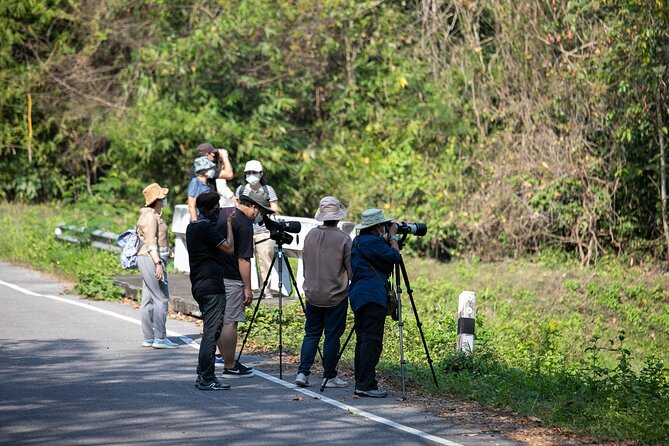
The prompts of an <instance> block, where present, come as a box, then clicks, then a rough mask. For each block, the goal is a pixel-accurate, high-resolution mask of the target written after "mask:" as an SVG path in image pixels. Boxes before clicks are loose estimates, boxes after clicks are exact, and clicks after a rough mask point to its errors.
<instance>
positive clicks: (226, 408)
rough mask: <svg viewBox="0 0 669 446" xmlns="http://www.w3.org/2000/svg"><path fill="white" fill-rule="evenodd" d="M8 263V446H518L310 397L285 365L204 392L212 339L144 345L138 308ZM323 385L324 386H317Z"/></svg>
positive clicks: (354, 401)
mask: <svg viewBox="0 0 669 446" xmlns="http://www.w3.org/2000/svg"><path fill="white" fill-rule="evenodd" d="M68 287H69V284H65V283H60V282H58V281H56V280H54V279H52V278H48V277H46V276H44V275H41V274H38V273H36V272H33V271H29V270H26V269H21V268H17V267H14V266H11V265H8V264H6V263H0V306H1V307H0V308H1V310H0V444H12V445H16V444H40V445H43V444H72V445H89V444H133V445H134V444H160V445H172V444H179V445H180V444H189V445H198V444H232V443H235V444H240V445H247V444H248V445H284V444H286V445H288V444H291V445H293V444H300V445H310V444H317V445H323V444H354V443H358V444H364V445H384V446H387V445H390V444H403V445H404V444H407V445H413V444H446V445H452V446H456V445H467V446H469V445H471V446H473V445H504V446H507V445H515V444H518V443H515V442H512V441H509V440H507V439H504V438H503V437H500V436H496V435H491V434H490V433H486V432H480V431H477V430H476V429H473V428H469V427H468V428H465V427H461V426H455V425H452V424H450V423H449V422H447V421H445V420H442V419H440V418H437V417H434V416H432V415H429V414H427V413H425V412H422V411H421V410H419V409H417V408H415V407H412V406H411V404H410V402H398V401H397V400H396V397H397V395H392V394H391V395H390V396H389V397H388V398H385V399H370V398H353V397H352V392H353V387H352V383H351V384H350V385H349V387H348V388H345V389H326V391H325V392H324V393H322V394H321V393H320V392H319V391H318V388H317V387H314V386H313V385H312V387H310V388H308V389H299V388H297V387H295V386H294V385H293V384H292V379H293V378H294V375H293V374H292V373H291V374H290V375H289V374H287V373H286V371H285V370H284V374H283V377H284V379H286V380H288V381H281V380H279V379H278V373H277V372H276V370H277V367H276V364H274V363H272V362H270V361H269V360H268V359H266V358H263V357H260V356H246V357H242V362H244V363H245V364H247V365H251V366H253V367H255V368H256V370H257V373H256V375H255V376H254V377H251V378H247V379H228V380H224V382H227V383H228V384H230V385H231V386H232V389H231V390H227V391H213V392H212V391H200V390H198V389H196V388H195V387H194V386H193V383H194V379H195V366H196V362H197V347H198V344H197V342H198V339H199V338H200V328H199V327H198V326H197V325H196V324H193V323H190V322H186V321H181V320H172V319H170V320H168V323H167V327H168V336H170V339H172V340H173V341H174V342H178V343H180V344H182V345H181V346H180V348H178V349H175V350H156V349H152V348H144V347H142V346H141V341H142V335H141V330H140V327H139V312H138V310H137V309H135V308H134V307H133V306H131V305H124V304H121V303H114V302H97V301H89V300H83V299H80V298H78V297H76V296H71V295H67V294H63V293H64V292H65V290H66V289H67V288H68ZM312 379H314V378H312Z"/></svg>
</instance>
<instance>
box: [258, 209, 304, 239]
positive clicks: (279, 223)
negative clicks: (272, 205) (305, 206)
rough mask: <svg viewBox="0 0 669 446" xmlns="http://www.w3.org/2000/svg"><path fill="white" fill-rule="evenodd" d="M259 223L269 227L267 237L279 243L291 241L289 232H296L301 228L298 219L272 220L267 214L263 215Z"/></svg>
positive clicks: (291, 237)
mask: <svg viewBox="0 0 669 446" xmlns="http://www.w3.org/2000/svg"><path fill="white" fill-rule="evenodd" d="M260 224H264V225H265V227H266V228H267V229H269V238H271V239H272V240H274V241H276V242H277V243H279V244H284V243H292V242H293V236H292V235H290V234H289V232H292V233H293V234H297V233H298V232H300V231H301V230H302V225H301V224H300V222H299V221H285V220H272V219H271V218H269V215H267V214H266V215H263V218H262V222H261V223H260Z"/></svg>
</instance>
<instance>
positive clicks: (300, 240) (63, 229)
mask: <svg viewBox="0 0 669 446" xmlns="http://www.w3.org/2000/svg"><path fill="white" fill-rule="evenodd" d="M276 218H277V219H278V220H286V221H298V222H300V225H301V230H300V232H299V233H297V234H291V235H292V236H293V241H292V242H291V243H286V244H284V245H283V251H284V254H285V256H286V257H293V258H296V259H297V271H295V270H293V274H294V276H295V282H296V284H297V287H298V290H299V292H300V294H303V290H302V283H303V282H304V265H303V262H302V250H303V249H304V238H305V237H306V236H307V234H308V233H309V231H311V229H312V228H314V227H316V226H319V225H320V224H321V223H320V222H319V221H317V220H315V219H313V218H306V217H291V216H287V215H278V216H277V217H276ZM188 223H190V215H189V214H188V206H187V205H185V204H178V205H176V206H175V207H174V214H173V217H172V233H173V234H174V270H175V271H176V272H179V273H188V272H190V265H189V263H188V250H187V249H186V228H187V227H188ZM339 228H340V229H341V230H342V231H344V232H346V233H347V234H349V235H350V236H351V238H353V237H355V223H352V222H348V221H341V222H339ZM54 233H55V236H56V238H58V239H59V240H63V241H66V242H70V243H78V244H84V243H88V242H90V245H91V246H93V247H94V248H98V249H104V250H106V251H112V252H120V251H121V248H120V247H119V246H118V245H117V244H116V237H117V236H118V235H117V234H114V233H113V232H108V231H102V230H99V229H98V230H95V231H92V232H91V233H90V239H89V238H88V237H86V234H87V232H86V229H85V228H80V227H77V226H66V225H65V224H60V225H58V226H57V227H56V229H55V231H54ZM268 236H269V234H268ZM284 261H285V260H284ZM251 268H252V269H251V271H256V264H255V259H252V260H251ZM278 269H279V265H278V264H277V263H276V262H275V265H274V268H273V270H272V273H271V275H270V286H269V288H270V290H274V291H278V289H279V286H278V283H279V274H278ZM282 271H283V274H282V285H283V290H282V293H283V295H284V296H289V295H290V293H291V291H292V284H291V280H290V276H289V274H288V270H287V268H286V267H285V263H284V267H283V269H282ZM263 280H264V277H263V278H259V277H258V275H257V274H253V275H252V276H251V281H252V286H253V288H254V289H258V288H260V287H259V286H258V284H259V283H261V282H262V281H263ZM268 292H269V290H268Z"/></svg>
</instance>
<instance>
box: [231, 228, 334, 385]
mask: <svg viewBox="0 0 669 446" xmlns="http://www.w3.org/2000/svg"><path fill="white" fill-rule="evenodd" d="M288 237H290V240H289V241H288V243H290V242H291V241H292V236H290V234H286V233H279V237H277V239H276V240H275V241H276V244H277V249H276V251H275V252H274V256H273V257H272V263H271V264H270V267H269V270H268V271H267V276H266V277H265V280H264V281H263V284H262V288H261V289H260V295H259V296H258V301H257V302H256V306H255V308H254V309H253V315H252V316H251V320H250V321H249V328H248V329H247V330H246V334H245V335H244V341H243V342H242V346H241V348H240V349H239V355H238V356H237V361H239V358H241V357H242V351H244V346H245V345H246V341H247V339H248V338H249V334H251V328H253V321H255V318H256V315H257V314H258V308H260V301H261V300H262V299H263V298H264V297H265V289H266V288H267V284H268V283H269V280H270V277H271V275H272V268H274V263H275V262H276V261H277V260H278V262H279V267H278V269H279V271H278V273H279V379H283V266H284V264H285V266H286V268H287V269H288V274H289V276H290V280H291V283H292V284H293V290H295V294H297V297H298V299H299V301H300V305H301V306H302V311H303V312H306V308H305V306H304V302H303V301H302V296H301V295H300V292H299V291H298V288H297V281H296V280H295V276H294V275H293V270H292V269H291V267H290V263H289V262H288V261H287V260H285V261H284V259H285V258H286V257H285V254H284V252H283V243H284V240H285V239H287V238H288ZM270 238H271V237H268V238H266V239H264V240H260V241H259V242H256V244H258V243H263V242H265V241H267V240H269V239H270ZM286 297H288V296H286ZM318 354H319V355H320V357H321V361H322V360H323V354H322V353H321V349H320V347H319V348H318Z"/></svg>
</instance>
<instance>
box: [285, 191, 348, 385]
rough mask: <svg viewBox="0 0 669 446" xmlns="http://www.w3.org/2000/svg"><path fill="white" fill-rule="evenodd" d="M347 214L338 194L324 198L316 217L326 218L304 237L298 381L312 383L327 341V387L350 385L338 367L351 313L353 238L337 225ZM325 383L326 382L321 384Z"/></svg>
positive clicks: (325, 358)
mask: <svg viewBox="0 0 669 446" xmlns="http://www.w3.org/2000/svg"><path fill="white" fill-rule="evenodd" d="M345 216H346V208H345V207H344V206H343V205H342V204H341V203H340V202H339V200H337V199H336V198H335V197H330V196H328V197H323V199H321V203H320V207H319V208H318V212H317V213H316V216H315V217H314V218H315V219H316V220H318V221H322V222H323V224H322V225H321V226H317V227H315V228H313V229H312V230H311V231H309V233H308V234H307V236H306V237H305V238H304V248H303V251H302V255H303V260H302V263H303V265H304V285H303V288H304V295H305V297H306V300H307V305H306V309H305V315H306V322H305V323H304V332H305V333H304V339H303V340H302V350H301V351H300V365H299V367H298V369H297V372H298V373H297V376H296V377H295V384H297V385H298V386H300V387H307V386H309V375H310V374H311V366H312V365H313V363H314V358H315V357H316V350H317V348H318V343H319V342H320V340H321V336H322V335H323V332H325V341H323V380H324V381H325V379H326V378H327V382H326V384H325V386H326V387H346V386H348V383H347V382H346V381H344V380H343V379H341V378H339V377H338V376H337V370H336V368H335V366H336V362H337V354H338V353H339V344H340V343H339V340H340V338H341V335H342V334H344V330H345V328H346V313H347V312H348V299H346V297H347V289H348V282H349V280H350V278H351V237H350V236H349V235H348V234H346V233H345V232H344V231H342V230H341V229H339V228H338V227H337V223H339V220H341V219H342V218H344V217H345ZM321 385H322V383H321Z"/></svg>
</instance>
